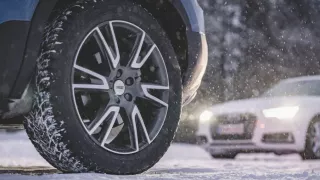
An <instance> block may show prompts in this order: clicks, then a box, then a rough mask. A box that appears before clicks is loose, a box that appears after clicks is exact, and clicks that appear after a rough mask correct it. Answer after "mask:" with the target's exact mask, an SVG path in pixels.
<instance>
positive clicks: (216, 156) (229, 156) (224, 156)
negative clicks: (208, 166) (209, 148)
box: [211, 153, 238, 159]
mask: <svg viewBox="0 0 320 180" xmlns="http://www.w3.org/2000/svg"><path fill="white" fill-rule="evenodd" d="M237 155H238V154H237V153H229V154H211V156H212V158H214V159H235V158H236V156H237Z"/></svg>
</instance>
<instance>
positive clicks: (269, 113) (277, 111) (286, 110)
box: [263, 106, 299, 119]
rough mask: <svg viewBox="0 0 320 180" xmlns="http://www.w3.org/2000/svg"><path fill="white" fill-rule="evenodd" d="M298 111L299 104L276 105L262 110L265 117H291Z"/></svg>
mask: <svg viewBox="0 0 320 180" xmlns="http://www.w3.org/2000/svg"><path fill="white" fill-rule="evenodd" d="M298 111H299V106H287V107H278V108H272V109H265V110H263V115H264V116H265V117H266V118H278V119H291V118H293V117H294V116H295V115H296V114H297V113H298Z"/></svg>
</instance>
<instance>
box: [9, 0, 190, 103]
mask: <svg viewBox="0 0 320 180" xmlns="http://www.w3.org/2000/svg"><path fill="white" fill-rule="evenodd" d="M75 1H76V0H47V1H46V0H42V1H39V4H38V5H37V8H36V10H35V13H34V15H33V17H32V21H31V26H30V29H29V34H28V39H27V43H26V47H25V51H24V57H23V62H22V64H21V67H20V71H19V74H18V77H17V80H16V82H15V84H14V86H13V89H12V91H11V94H10V98H13V99H19V98H20V97H21V96H22V94H23V92H24V90H25V87H27V85H28V83H29V82H30V79H31V78H32V77H33V74H34V68H35V65H36V60H37V58H38V55H39V51H40V45H41V42H42V36H43V32H44V28H45V26H46V23H47V22H48V21H50V16H51V14H52V12H54V10H55V9H59V8H61V7H64V6H66V5H68V4H70V3H73V2H75ZM136 2H137V3H139V4H140V5H141V6H142V7H144V8H145V9H147V10H148V11H149V12H150V13H151V14H152V15H153V16H154V17H155V18H156V20H157V21H158V22H159V24H160V25H161V26H162V27H163V28H164V30H165V32H166V33H167V35H168V37H169V39H170V40H171V43H172V44H173V47H174V50H175V52H176V54H177V57H178V61H179V65H180V67H181V72H182V74H184V73H185V72H186V71H187V69H188V64H189V62H188V57H187V56H188V39H187V30H188V29H191V23H190V22H189V20H188V15H187V13H186V11H185V9H184V8H183V5H182V3H181V2H180V1H172V0H163V1H158V2H157V3H155V2H154V1H152V0H136Z"/></svg>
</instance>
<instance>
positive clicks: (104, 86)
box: [72, 65, 109, 90]
mask: <svg viewBox="0 0 320 180" xmlns="http://www.w3.org/2000/svg"><path fill="white" fill-rule="evenodd" d="M74 68H75V69H77V70H79V71H82V72H84V73H86V74H89V75H91V76H93V77H95V78H97V79H99V80H101V81H102V85H96V84H72V87H73V89H95V90H109V85H108V82H107V79H106V78H105V77H104V76H102V75H100V74H98V73H96V72H93V71H91V70H89V69H87V68H84V67H81V66H79V65H74Z"/></svg>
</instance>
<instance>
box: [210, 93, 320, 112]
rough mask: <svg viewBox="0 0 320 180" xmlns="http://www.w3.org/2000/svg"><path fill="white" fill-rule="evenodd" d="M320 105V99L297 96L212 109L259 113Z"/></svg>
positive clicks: (252, 100) (248, 101) (262, 99)
mask: <svg viewBox="0 0 320 180" xmlns="http://www.w3.org/2000/svg"><path fill="white" fill-rule="evenodd" d="M315 104H320V98H319V97H310V96H295V97H272V98H252V99H244V100H237V101H229V102H226V103H222V104H217V105H215V106H213V107H212V108H211V111H212V112H214V113H216V114H220V113H236V112H248V113H249V112H252V113H253V112H257V111H261V110H263V109H268V108H276V107H281V106H300V107H308V106H312V105H315Z"/></svg>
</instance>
